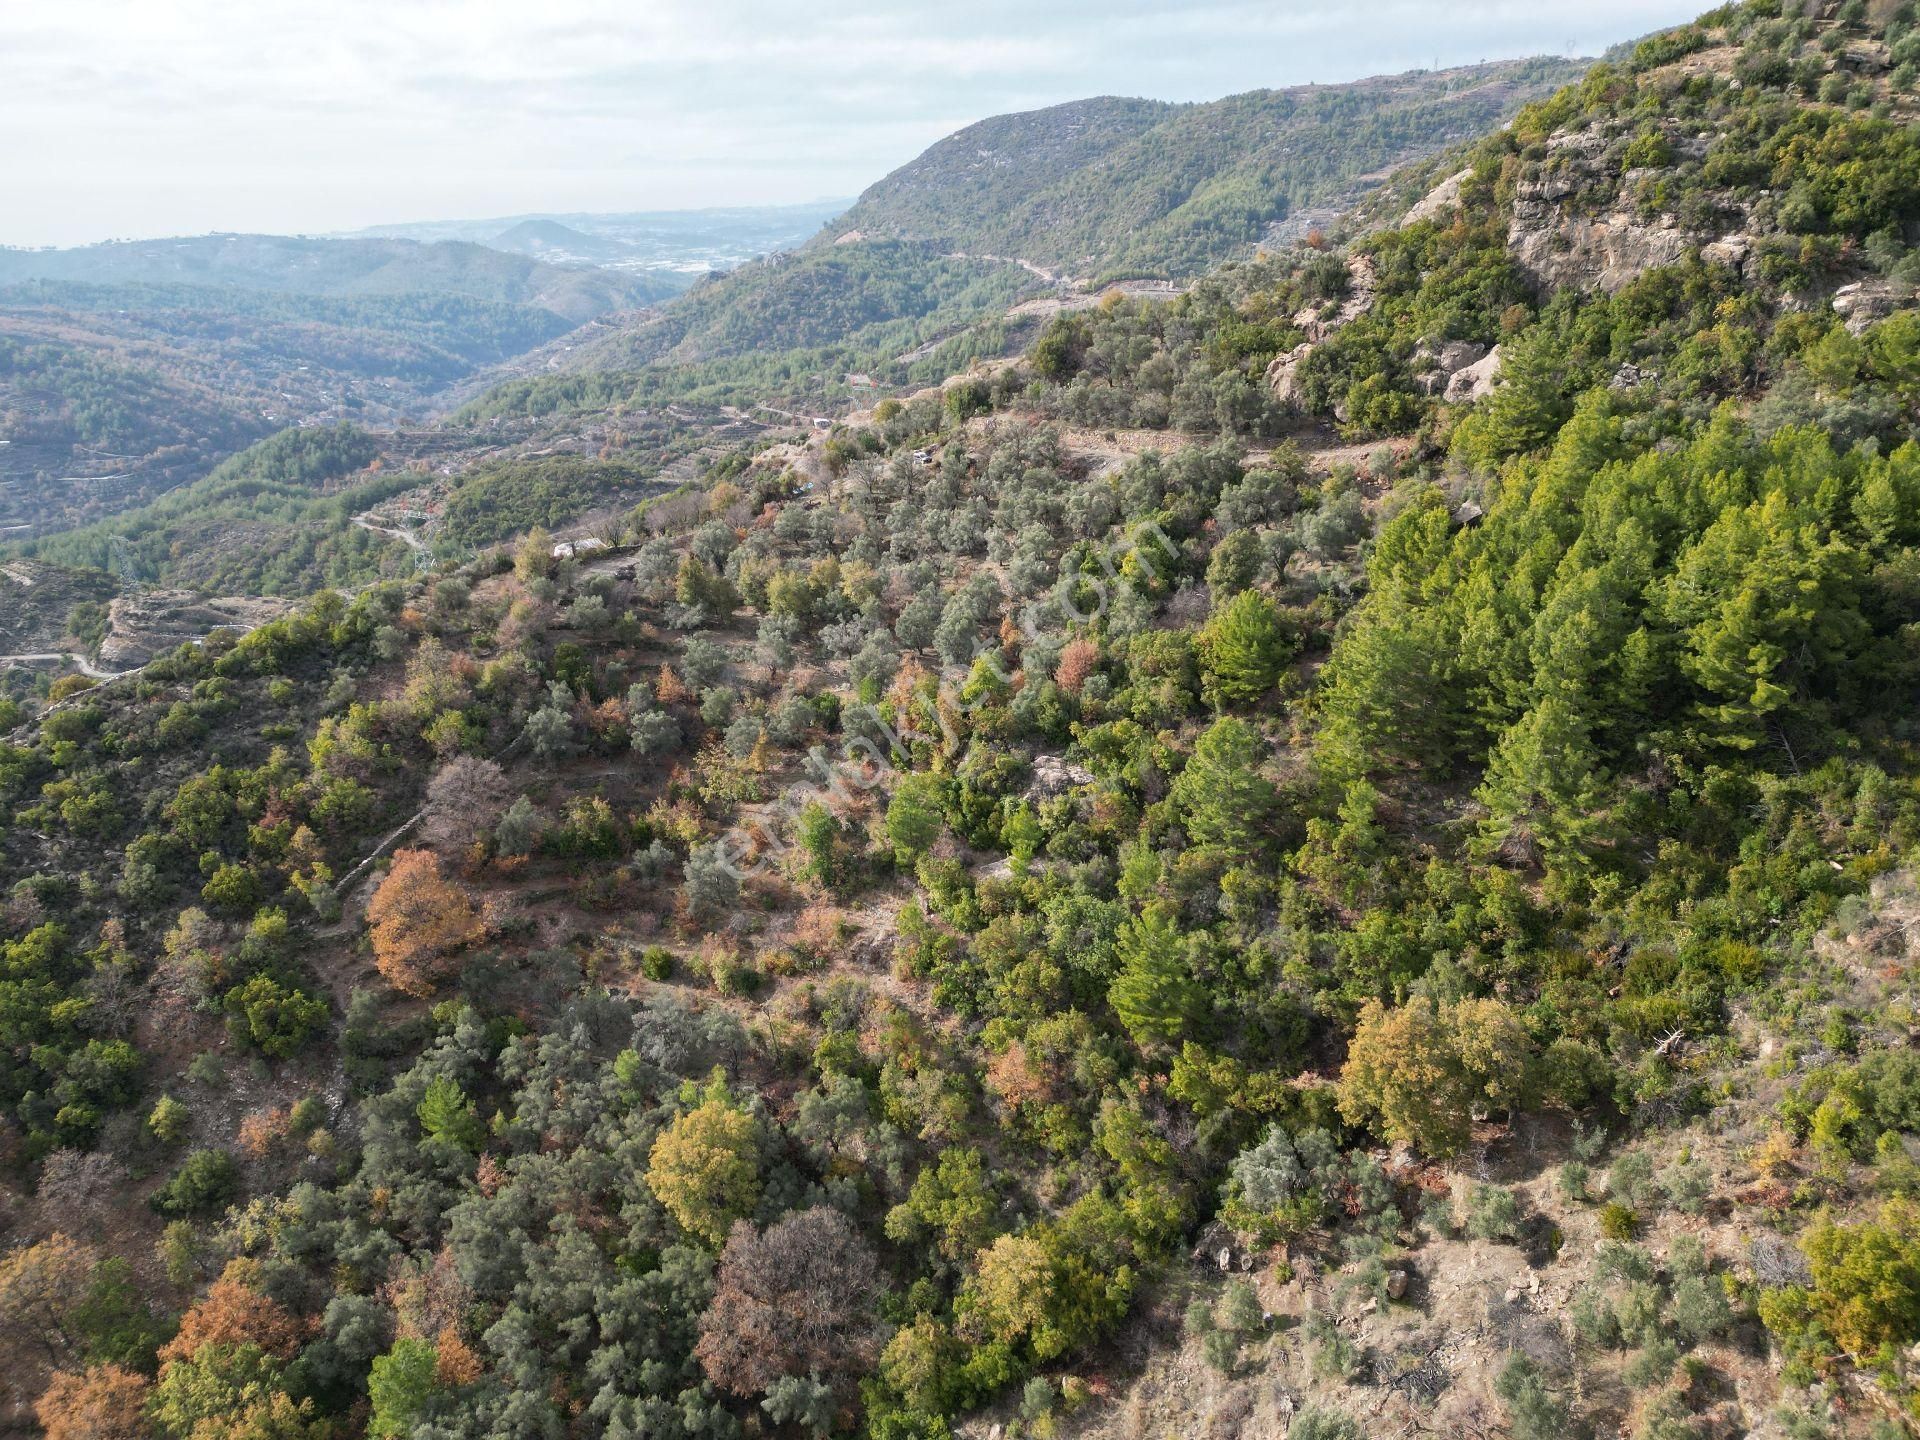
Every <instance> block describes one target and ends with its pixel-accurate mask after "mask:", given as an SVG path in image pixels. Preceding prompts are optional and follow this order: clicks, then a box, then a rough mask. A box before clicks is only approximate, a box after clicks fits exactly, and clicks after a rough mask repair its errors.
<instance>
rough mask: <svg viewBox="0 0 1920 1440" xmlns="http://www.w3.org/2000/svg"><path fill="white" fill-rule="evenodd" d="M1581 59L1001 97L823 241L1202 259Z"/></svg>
mask: <svg viewBox="0 0 1920 1440" xmlns="http://www.w3.org/2000/svg"><path fill="white" fill-rule="evenodd" d="M1579 73H1580V65H1579V62H1575V61H1571V60H1559V59H1539V60H1519V61H1506V62H1502V63H1499V64H1495V65H1479V66H1469V67H1465V68H1462V69H1456V70H1441V71H1433V72H1427V71H1418V72H1415V73H1412V74H1408V75H1399V76H1393V77H1383V78H1379V79H1372V80H1360V81H1356V82H1354V83H1352V84H1348V85H1304V86H1299V87H1296V88H1294V89H1289V90H1255V91H1252V92H1250V93H1248V94H1245V95H1231V96H1228V97H1227V98H1226V99H1224V100H1216V101H1212V102H1210V103H1207V104H1201V105H1165V104H1159V103H1156V102H1153V101H1146V100H1119V99H1113V98H1103V99H1098V100H1082V101H1076V102H1075V103H1073V104H1071V105H1058V106H1055V107H1053V108H1052V109H1049V110H1036V111H1032V112H1030V113H1028V114H1023V115H1001V116H997V117H995V118H994V119H991V120H983V121H981V122H980V123H979V124H977V125H970V126H968V127H967V128H966V129H965V130H961V131H959V132H958V133H956V134H953V135H950V136H948V137H947V138H946V139H945V140H942V141H941V142H940V143H939V144H938V145H935V146H933V147H932V148H931V149H930V150H928V151H927V152H926V153H925V154H924V155H921V156H920V157H919V158H918V159H916V160H914V161H913V162H911V163H910V164H908V165H905V166H902V167H901V168H900V169H899V170H896V171H894V173H893V174H891V175H889V176H887V177H886V178H885V179H883V180H881V181H879V182H877V183H876V184H874V185H873V186H872V187H870V188H869V189H868V190H867V191H866V192H865V193H864V194H863V195H861V197H860V199H859V200H858V201H857V202H856V203H855V205H854V207H853V208H852V209H851V210H849V211H848V212H847V213H846V214H845V215H844V216H842V217H841V218H840V219H838V220H836V221H834V222H833V223H832V224H831V225H829V226H828V228H827V231H826V232H825V233H824V234H823V235H822V236H821V238H820V239H819V240H817V241H815V244H816V246H818V245H822V244H828V243H831V242H832V240H833V238H834V237H836V236H839V235H844V234H847V233H854V234H858V235H863V236H865V237H866V238H868V239H870V240H877V239H910V240H930V241H934V242H936V243H938V244H940V245H943V246H946V247H948V248H952V249H958V250H964V251H967V252H969V253H972V254H978V255H1005V256H1010V257H1016V258H1018V259H1022V260H1028V261H1031V262H1033V263H1035V264H1038V265H1041V266H1044V267H1046V268H1048V269H1053V270H1058V271H1060V272H1063V273H1066V274H1071V275H1092V276H1104V275H1109V274H1121V275H1131V274H1147V275H1157V274H1182V273H1191V272H1193V271H1196V270H1203V269H1205V268H1207V267H1208V266H1210V265H1214V264H1218V263H1219V262H1220V261H1222V260H1226V259H1230V258H1234V257H1236V256H1243V255H1246V254H1248V253H1251V251H1252V250H1253V248H1254V247H1255V246H1256V245H1258V244H1260V243H1261V242H1263V241H1270V240H1273V239H1274V238H1275V237H1276V236H1278V237H1288V236H1291V237H1292V238H1295V239H1297V238H1299V237H1300V236H1301V235H1304V234H1305V233H1306V230H1307V229H1308V227H1309V226H1310V225H1311V224H1312V223H1313V220H1314V219H1315V218H1319V219H1322V220H1325V219H1328V218H1330V217H1331V216H1334V215H1337V214H1338V213H1339V212H1340V211H1341V210H1343V209H1344V208H1346V206H1348V205H1350V204H1352V203H1353V202H1354V201H1355V200H1357V199H1358V198H1359V196H1360V195H1361V194H1362V193H1363V192H1364V191H1365V190H1366V188H1367V186H1368V184H1369V182H1377V181H1378V179H1379V178H1380V177H1381V176H1382V175H1383V174H1384V173H1385V172H1386V171H1388V170H1391V169H1392V168H1393V167H1395V166H1397V165H1402V164H1405V163H1407V162H1408V161H1410V160H1413V159H1415V158H1416V157H1418V156H1421V155H1426V154H1431V153H1434V152H1437V151H1440V150H1444V149H1446V148H1448V147H1449V146H1451V145H1456V144H1459V143H1462V142H1464V141H1467V140H1473V139H1477V138H1478V137H1480V136H1481V135H1484V134H1485V133H1486V132H1487V131H1488V130H1489V129H1491V128H1493V127H1494V126H1495V125H1497V124H1499V123H1500V122H1501V121H1502V120H1504V119H1506V118H1507V117H1508V116H1510V115H1512V114H1513V112H1514V111H1515V110H1517V109H1518V108H1519V107H1520V106H1521V105H1523V104H1525V103H1527V102H1528V101H1532V100H1538V99H1542V98H1544V97H1545V96H1547V95H1549V94H1551V93H1552V92H1553V91H1554V90H1555V89H1557V88H1558V87H1559V86H1561V85H1564V84H1565V83H1567V81H1569V80H1571V79H1573V78H1575V77H1576V76H1577V75H1578V74H1579ZM1289 222H1291V223H1289Z"/></svg>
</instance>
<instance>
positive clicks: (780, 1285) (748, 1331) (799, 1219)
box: [694, 1206, 881, 1395]
mask: <svg viewBox="0 0 1920 1440" xmlns="http://www.w3.org/2000/svg"><path fill="white" fill-rule="evenodd" d="M879 1291H880V1271H879V1266H878V1264H877V1263H876V1261H875V1260H874V1256H873V1251H872V1250H871V1249H870V1248H869V1247H868V1245H867V1242H866V1241H865V1240H864V1239H862V1238H861V1235H860V1232H859V1231H858V1230H856V1229H855V1228H854V1226H853V1223H852V1222H851V1221H850V1220H848V1219H847V1217H846V1216H845V1215H843V1214H841V1213H840V1212H839V1211H838V1210H834V1209H831V1208H829V1207H827V1206H819V1207H816V1208H814V1209H812V1210H801V1211H798V1212H796V1213H794V1214H791V1215H788V1216H787V1217H786V1218H785V1219H783V1220H780V1221H778V1222H776V1223H775V1224H773V1225H770V1226H768V1227H767V1230H766V1231H765V1233H760V1232H756V1231H755V1230H754V1228H753V1226H752V1225H750V1224H748V1223H747V1222H746V1221H744V1220H743V1221H739V1222H737V1223H736V1224H735V1225H734V1227H733V1230H732V1232H731V1233H730V1234H729V1235H728V1237H727V1246H726V1249H725V1250H724V1251H722V1252H721V1255H720V1273H719V1276H718V1278H717V1281H716V1284H715V1287H714V1294H713V1303H712V1304H711V1305H709V1306H708V1307H707V1312H706V1314H704V1315H703V1316H701V1317H700V1343H699V1344H698V1345H697V1346H696V1347H695V1348H694V1354H695V1355H696V1356H697V1357H698V1358H699V1361H700V1364H701V1366H702V1367H703V1368H704V1369H705V1370H706V1372H707V1377H708V1378H709V1379H710V1380H712V1381H713V1383H714V1384H715V1385H718V1386H719V1387H720V1388H721V1389H723V1390H728V1391H731V1392H732V1393H734V1394H736V1395H753V1394H757V1393H759V1392H761V1391H764V1390H766V1389H767V1388H768V1387H769V1386H771V1385H773V1384H774V1383H775V1382H776V1381H778V1380H779V1379H781V1378H782V1377H783V1376H787V1375H814V1376H817V1377H819V1378H820V1379H822V1380H825V1381H827V1382H828V1383H831V1384H835V1385H836V1386H837V1387H840V1388H845V1387H848V1386H850V1384H851V1382H852V1380H853V1379H854V1377H856V1376H857V1375H859V1374H860V1373H862V1372H864V1371H865V1370H866V1369H867V1368H868V1367H869V1366H870V1365H871V1364H872V1363H873V1361H874V1359H875V1357H876V1356H877V1355H878V1354H879V1349H880V1336H881V1329H880V1326H879V1324H878V1322H877V1320H876V1318H875V1304H876V1302H877V1301H878V1298H879Z"/></svg>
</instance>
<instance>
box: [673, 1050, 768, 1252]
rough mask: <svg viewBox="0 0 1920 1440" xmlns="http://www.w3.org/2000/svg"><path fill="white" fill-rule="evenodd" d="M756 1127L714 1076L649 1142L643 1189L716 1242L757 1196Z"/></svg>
mask: <svg viewBox="0 0 1920 1440" xmlns="http://www.w3.org/2000/svg"><path fill="white" fill-rule="evenodd" d="M758 1154H759V1126H758V1125H757V1124H756V1123H755V1121H754V1118H753V1116H752V1115H750V1114H748V1113H747V1112H746V1111H745V1110H743V1109H741V1108H740V1107H739V1106H738V1105H736V1104H735V1103H734V1101H733V1097H732V1095H731V1094H730V1093H729V1092H728V1090H727V1087H726V1082H725V1080H723V1079H722V1078H721V1077H720V1076H719V1075H717V1074H716V1075H715V1077H714V1079H713V1082H712V1083H711V1084H710V1085H709V1086H708V1087H707V1090H706V1098H705V1099H703V1100H702V1101H701V1103H700V1104H699V1105H698V1106H696V1107H695V1108H694V1109H692V1110H689V1111H688V1112H687V1113H686V1114H684V1115H682V1116H681V1117H680V1118H679V1119H678V1120H675V1121H674V1122H673V1123H672V1124H671V1125H669V1126H668V1127H667V1128H666V1129H665V1130H663V1131H661V1132H660V1136H659V1138H658V1139H657V1140H655V1141H654V1142H653V1149H652V1150H651V1151H650V1152H649V1154H648V1157H647V1160H648V1163H647V1188H648V1189H650V1190H651V1191H653V1193H654V1195H655V1197H656V1198H657V1199H658V1200H659V1201H660V1203H661V1204H662V1205H663V1206H665V1207H666V1210H667V1213H668V1214H670V1215H672V1216H673V1218H674V1219H675V1220H678V1221H679V1222H680V1224H681V1226H682V1227H683V1228H685V1229H686V1230H689V1231H691V1232H692V1233H693V1234H695V1235H698V1236H700V1237H701V1238H702V1239H705V1240H708V1241H710V1242H712V1243H713V1244H716V1245H717V1244H719V1243H720V1242H721V1241H722V1240H725V1239H726V1238H727V1232H728V1229H729V1228H730V1227H731V1226H732V1224H733V1222H734V1221H735V1220H738V1219H739V1218H741V1217H742V1216H743V1215H745V1214H747V1213H748V1212H749V1211H750V1210H752V1209H753V1206H754V1202H755V1201H757V1200H758V1199H759V1198H760V1167H759V1158H758Z"/></svg>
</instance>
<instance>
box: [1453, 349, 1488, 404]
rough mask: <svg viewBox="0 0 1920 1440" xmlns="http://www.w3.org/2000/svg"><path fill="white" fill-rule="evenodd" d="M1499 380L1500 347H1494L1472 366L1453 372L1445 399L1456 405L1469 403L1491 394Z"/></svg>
mask: <svg viewBox="0 0 1920 1440" xmlns="http://www.w3.org/2000/svg"><path fill="white" fill-rule="evenodd" d="M1499 378H1500V347H1499V346H1498V345H1496V346H1494V347H1493V349H1491V350H1489V351H1488V352H1487V353H1486V354H1485V355H1483V356H1481V357H1480V358H1479V359H1478V360H1476V361H1474V362H1473V364H1471V365H1467V366H1464V367H1462V368H1461V369H1459V370H1457V371H1455V372H1454V374H1453V375H1452V377H1451V378H1449V379H1448V381H1447V399H1448V400H1449V401H1451V402H1452V403H1454V404H1456V405H1462V404H1467V403H1470V402H1472V401H1474V400H1479V399H1482V398H1484V397H1485V396H1488V395H1491V394H1492V393H1493V384H1494V381H1496V380H1498V379H1499Z"/></svg>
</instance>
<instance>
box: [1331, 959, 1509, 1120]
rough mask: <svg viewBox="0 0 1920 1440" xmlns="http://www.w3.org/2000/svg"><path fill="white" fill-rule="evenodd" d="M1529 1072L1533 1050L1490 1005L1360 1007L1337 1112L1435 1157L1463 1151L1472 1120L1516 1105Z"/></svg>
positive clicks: (1503, 1009)
mask: <svg viewBox="0 0 1920 1440" xmlns="http://www.w3.org/2000/svg"><path fill="white" fill-rule="evenodd" d="M1532 1071H1533V1045H1532V1041H1531V1040H1530V1039H1529V1038H1528V1035H1527V1032H1526V1030H1525V1028H1524V1027H1523V1026H1522V1025H1521V1023H1520V1019H1519V1017H1518V1016H1517V1015H1515V1014H1514V1013H1513V1011H1512V1010H1510V1009H1509V1008H1508V1007H1507V1006H1505V1005H1503V1004H1501V1003H1500V1002H1499V1001H1498V1000H1461V1001H1458V1002H1456V1003H1454V1004H1450V1005H1436V1004H1435V1003H1434V1002H1433V1000H1432V999H1431V998H1429V997H1427V996H1424V995H1422V996H1416V997H1415V998H1414V999H1412V1000H1410V1001H1409V1002H1408V1003H1407V1004H1405V1005H1403V1006H1401V1007H1400V1008H1399V1009H1397V1010H1389V1009H1387V1008H1385V1007H1384V1006H1382V1005H1381V1004H1380V1003H1379V1002H1378V1001H1369V1002H1368V1003H1367V1006H1366V1008H1365V1009H1363V1010H1362V1011H1361V1012H1360V1025H1359V1028H1358V1029H1357V1030H1356V1031H1355V1032H1354V1037H1353V1042H1352V1044H1351V1045H1350V1046H1349V1047H1348V1050H1347V1063H1346V1067H1345V1068H1344V1069H1343V1070H1342V1071H1341V1073H1340V1095H1339V1099H1340V1113H1341V1114H1342V1115H1344V1116H1345V1117H1346V1118H1347V1121H1348V1122H1349V1123H1350V1124H1354V1125H1365V1124H1372V1125H1374V1126H1375V1127H1376V1128H1377V1129H1378V1130H1379V1132H1380V1133H1381V1134H1382V1135H1384V1136H1385V1137H1386V1138H1387V1139H1389V1140H1396V1141H1406V1142H1408V1143H1410V1144H1412V1145H1415V1146H1417V1147H1418V1148H1419V1149H1420V1150H1422V1151H1423V1152H1425V1153H1426V1154H1428V1155H1432V1156H1436V1157H1444V1156H1448V1155H1453V1154H1456V1153H1457V1152H1458V1151H1459V1150H1461V1149H1462V1148H1463V1147H1464V1146H1465V1145H1466V1143H1467V1141H1468V1139H1469V1138H1470V1137H1471V1133H1472V1124H1473V1117H1474V1115H1475V1113H1476V1112H1480V1111H1485V1110H1489V1109H1493V1108H1511V1107H1512V1106H1514V1105H1516V1104H1518V1103H1519V1102H1520V1101H1521V1099H1522V1098H1523V1096H1524V1093H1525V1089H1526V1086H1527V1084H1528V1082H1529V1079H1530V1077H1531V1075H1532Z"/></svg>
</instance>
